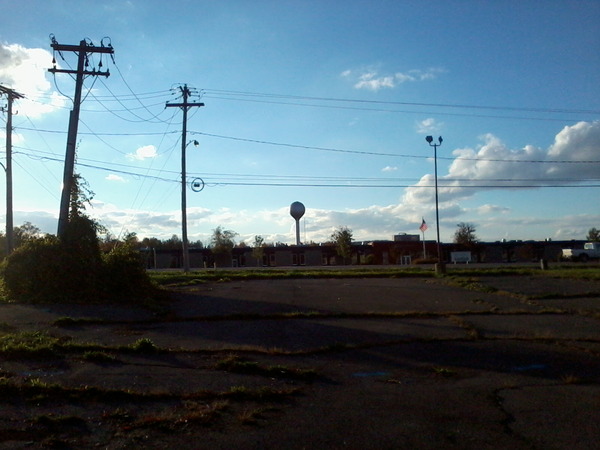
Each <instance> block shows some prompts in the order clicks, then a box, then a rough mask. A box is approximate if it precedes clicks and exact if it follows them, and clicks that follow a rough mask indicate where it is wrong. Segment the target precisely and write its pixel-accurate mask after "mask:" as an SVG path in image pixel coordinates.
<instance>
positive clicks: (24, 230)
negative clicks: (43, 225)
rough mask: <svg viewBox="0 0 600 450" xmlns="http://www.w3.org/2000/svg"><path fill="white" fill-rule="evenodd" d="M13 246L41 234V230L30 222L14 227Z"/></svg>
mask: <svg viewBox="0 0 600 450" xmlns="http://www.w3.org/2000/svg"><path fill="white" fill-rule="evenodd" d="M13 233H14V238H15V247H18V246H20V245H22V244H24V243H25V242H27V241H28V240H30V239H34V238H37V237H39V236H41V234H42V230H40V229H39V228H38V227H36V226H35V225H33V224H32V223H31V222H25V223H24V224H23V225H21V226H20V227H15V228H14V231H13Z"/></svg>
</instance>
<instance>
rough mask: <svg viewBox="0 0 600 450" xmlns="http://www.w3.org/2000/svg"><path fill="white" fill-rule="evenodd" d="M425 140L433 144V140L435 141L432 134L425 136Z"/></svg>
mask: <svg viewBox="0 0 600 450" xmlns="http://www.w3.org/2000/svg"><path fill="white" fill-rule="evenodd" d="M425 140H426V141H427V142H429V143H430V144H431V141H433V137H432V136H427V137H426V138H425Z"/></svg>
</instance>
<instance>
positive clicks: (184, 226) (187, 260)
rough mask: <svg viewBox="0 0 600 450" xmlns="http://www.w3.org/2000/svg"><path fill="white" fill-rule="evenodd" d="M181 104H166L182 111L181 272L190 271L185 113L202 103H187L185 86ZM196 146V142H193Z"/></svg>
mask: <svg viewBox="0 0 600 450" xmlns="http://www.w3.org/2000/svg"><path fill="white" fill-rule="evenodd" d="M179 90H180V91H181V95H182V97H183V102H181V103H167V104H166V106H165V107H166V108H181V109H182V110H183V129H182V133H181V235H182V236H181V244H182V247H183V271H184V272H189V271H190V255H189V249H188V238H187V206H186V203H187V200H186V187H187V186H186V184H187V183H186V173H185V149H186V147H187V146H188V144H189V142H186V140H187V137H186V135H187V112H188V109H189V108H191V107H192V106H204V103H199V102H192V103H189V102H188V98H189V97H190V96H191V95H192V93H191V91H190V89H189V88H188V86H187V84H185V85H184V86H179ZM194 143H195V144H196V145H197V141H194Z"/></svg>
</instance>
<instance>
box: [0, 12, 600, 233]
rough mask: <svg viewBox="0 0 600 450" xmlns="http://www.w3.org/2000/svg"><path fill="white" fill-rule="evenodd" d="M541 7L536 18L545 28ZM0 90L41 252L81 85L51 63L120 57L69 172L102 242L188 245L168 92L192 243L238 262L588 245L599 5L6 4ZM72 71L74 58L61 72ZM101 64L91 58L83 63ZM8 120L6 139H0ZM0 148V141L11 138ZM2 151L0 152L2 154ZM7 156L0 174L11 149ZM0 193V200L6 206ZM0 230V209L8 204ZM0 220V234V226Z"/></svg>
mask: <svg viewBox="0 0 600 450" xmlns="http://www.w3.org/2000/svg"><path fill="white" fill-rule="evenodd" d="M542 5H543V6H542ZM0 6H1V8H2V11H3V14H2V16H1V17H0V84H2V85H3V86H5V87H9V88H13V89H15V90H17V91H19V92H20V93H23V94H25V95H26V99H24V100H19V101H17V102H15V109H16V110H17V111H18V114H17V115H16V116H15V117H14V119H13V126H14V133H13V145H14V148H13V152H14V156H13V161H14V162H13V164H14V169H13V170H14V210H15V225H19V224H21V223H23V222H24V221H30V222H32V223H33V224H35V225H37V226H38V227H40V228H41V229H42V230H43V231H45V232H50V233H55V232H56V222H57V217H58V209H59V204H60V185H61V180H62V172H63V160H64V155H65V147H66V131H67V125H68V115H69V110H70V109H71V108H72V101H71V99H70V97H72V96H73V92H74V81H73V79H72V78H71V77H70V76H68V75H57V76H56V77H54V76H52V74H50V73H48V72H47V69H48V68H50V67H51V66H52V56H53V55H52V49H51V47H50V38H49V35H50V34H51V33H52V34H54V35H55V37H56V40H57V41H58V42H59V43H60V44H77V43H79V41H80V40H82V39H84V38H86V39H88V40H91V41H92V42H93V43H94V44H95V45H100V42H101V40H102V39H103V38H105V37H106V38H105V39H104V42H105V43H107V42H109V39H110V42H111V43H112V46H113V47H114V56H115V61H114V63H113V61H111V60H110V59H104V60H103V68H104V69H106V68H108V69H109V70H110V73H111V75H110V77H108V78H104V77H97V79H94V78H93V77H89V78H87V79H86V81H85V87H84V97H85V98H84V101H83V103H82V106H81V116H80V124H79V136H78V150H77V161H78V163H77V167H76V170H77V171H78V172H79V173H80V174H81V175H82V176H83V177H84V178H85V179H86V180H87V182H88V183H89V185H90V187H91V189H92V190H93V191H94V193H95V197H94V201H93V208H88V212H89V213H90V214H91V215H92V216H94V217H96V218H97V219H98V220H99V221H100V222H101V223H102V224H103V225H105V226H106V227H107V228H108V229H109V231H110V232H111V234H112V235H114V236H122V235H123V233H125V232H136V233H137V234H138V236H140V237H144V236H154V237H159V238H169V237H170V236H172V235H173V234H177V235H179V236H181V203H180V202H181V191H180V189H181V178H180V171H181V127H182V123H181V121H182V112H181V110H180V109H179V108H165V103H166V102H177V101H179V99H178V93H179V89H178V87H179V86H181V85H183V84H187V85H188V86H189V87H190V88H193V89H194V92H195V93H197V96H195V97H193V98H192V99H191V100H193V101H199V102H203V103H205V106H204V107H201V108H192V109H191V110H190V111H189V119H188V135H187V139H186V140H187V141H192V140H194V139H195V140H197V141H198V142H199V144H200V145H199V146H198V147H195V146H193V145H189V146H188V147H187V152H186V153H187V169H188V181H189V182H191V181H192V180H193V179H195V178H201V179H202V180H203V181H204V183H205V188H204V190H203V191H202V192H198V193H196V192H194V191H192V190H191V189H190V188H189V187H188V191H187V194H188V195H187V206H188V208H187V211H188V212H187V214H188V235H189V239H190V240H198V239H199V240H202V241H203V242H207V241H208V240H209V238H210V235H211V234H212V230H213V229H214V228H216V227H217V226H223V227H224V228H226V229H230V230H233V231H235V232H237V233H239V236H238V238H237V240H238V241H245V242H247V243H251V242H252V241H253V238H254V236H255V235H262V236H263V237H264V238H265V239H266V241H267V242H286V243H293V242H295V234H294V230H295V228H294V221H293V219H292V218H291V216H290V215H289V206H290V204H291V203H292V202H294V201H301V202H302V203H304V205H305V206H306V214H305V216H304V218H303V219H302V224H301V231H302V236H301V237H302V239H303V240H304V241H315V242H323V241H325V240H327V239H328V237H329V236H330V235H331V233H332V231H333V230H334V229H335V228H337V227H340V226H345V227H348V228H350V229H351V230H352V231H353V234H354V238H355V239H356V240H372V239H392V236H393V235H394V234H398V233H410V234H412V233H419V225H420V224H421V218H422V217H423V218H425V220H426V221H427V223H428V225H429V230H428V231H427V232H426V238H427V239H435V201H434V189H433V184H434V183H433V173H434V164H433V148H430V147H429V146H428V144H427V142H426V141H425V136H427V135H433V136H434V137H435V138H437V137H438V136H440V135H441V136H443V139H444V141H443V144H442V145H441V146H440V147H439V148H438V181H439V190H438V192H439V201H440V204H439V212H440V229H441V239H442V241H445V242H449V241H451V240H452V236H453V233H454V231H455V230H456V224H457V223H459V222H471V223H473V224H474V225H475V226H476V229H477V235H478V237H479V238H480V239H482V240H486V241H496V240H500V239H509V240H510V239H522V240H529V239H546V238H552V239H554V240H557V239H583V238H585V235H586V233H587V231H588V230H589V229H590V228H591V227H600V207H599V203H600V202H598V194H599V192H600V187H599V186H600V87H599V85H598V82H597V80H598V73H600V56H599V55H600V27H598V23H599V22H600V3H599V2H597V1H585V0H578V1H575V0H573V1H567V0H563V1H553V0H549V1H545V2H543V4H542V3H541V2H538V1H522V0H521V1H516V0H515V1H508V0H504V1H503V0H499V1H495V2H484V1H474V0H472V1H398V0H395V1H352V0H349V1H333V0H331V1H260V0H257V1H249V0H248V1H219V2H215V1H201V0H198V1H192V0H189V1H183V0H174V1H171V2H164V1H149V0H143V1H142V0H129V1H122V0H115V1H103V2H91V1H70V0H64V1H53V2H42V1H37V0H25V1H21V2H12V1H10V2H9V1H1V2H0ZM55 56H56V59H57V64H58V66H59V67H60V68H69V67H71V68H74V67H75V66H76V56H75V54H74V53H70V54H69V53H68V52H67V53H63V55H62V57H64V59H63V58H61V55H58V54H57V55H55ZM90 64H91V65H97V64H98V58H97V56H94V58H92V59H90ZM5 118H6V117H5V115H3V116H2V119H3V120H5ZM3 128H4V127H3ZM0 135H1V136H2V137H3V136H4V134H3V131H2V132H1V133H0ZM0 152H5V146H4V139H3V138H2V143H1V144H0ZM2 191H4V188H2ZM0 208H2V212H4V202H3V201H2V202H1V206H0ZM3 219H4V214H3V213H0V220H3Z"/></svg>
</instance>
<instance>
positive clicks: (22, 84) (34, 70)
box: [0, 43, 65, 117]
mask: <svg viewBox="0 0 600 450" xmlns="http://www.w3.org/2000/svg"><path fill="white" fill-rule="evenodd" d="M51 63H52V55H51V54H50V52H48V51H47V50H44V49H41V48H25V47H23V46H21V45H19V44H2V43H0V84H2V85H3V86H4V87H7V88H9V89H13V90H15V91H16V92H18V93H19V94H23V95H24V96H25V98H24V99H19V100H17V102H16V103H15V108H16V109H18V111H19V113H20V114H22V115H27V116H30V117H39V116H40V115H42V114H46V113H50V112H52V111H54V110H56V109H57V108H60V107H63V106H64V105H65V98H64V97H62V96H60V95H59V94H58V93H56V92H53V91H52V84H51V83H50V82H49V81H48V79H47V73H48V68H50V66H51Z"/></svg>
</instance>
